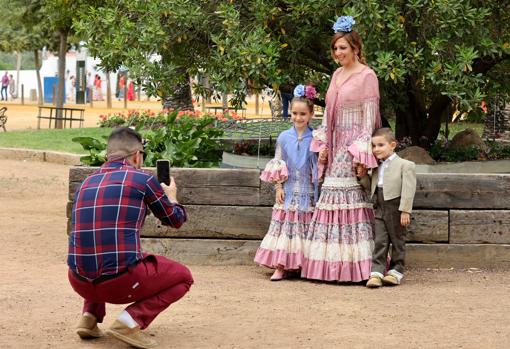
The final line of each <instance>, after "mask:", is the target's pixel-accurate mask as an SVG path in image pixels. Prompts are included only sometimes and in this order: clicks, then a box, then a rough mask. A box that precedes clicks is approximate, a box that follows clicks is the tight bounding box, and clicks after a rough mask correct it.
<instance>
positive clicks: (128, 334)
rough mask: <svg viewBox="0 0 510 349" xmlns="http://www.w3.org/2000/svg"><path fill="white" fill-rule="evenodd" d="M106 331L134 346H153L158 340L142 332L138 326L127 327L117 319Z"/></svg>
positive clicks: (143, 347) (143, 348)
mask: <svg viewBox="0 0 510 349" xmlns="http://www.w3.org/2000/svg"><path fill="white" fill-rule="evenodd" d="M106 333H107V334H109V335H110V336H113V337H115V338H117V339H118V340H120V341H123V342H124V343H127V344H129V345H132V346H133V347H135V348H142V349H145V348H154V347H156V346H157V345H158V342H156V341H155V340H154V339H152V338H150V337H149V336H148V335H146V334H145V333H143V332H142V330H141V329H140V327H138V326H136V327H134V328H129V326H127V325H124V324H123V323H122V322H120V321H119V320H115V322H114V323H113V324H112V326H111V327H110V328H109V329H108V330H106Z"/></svg>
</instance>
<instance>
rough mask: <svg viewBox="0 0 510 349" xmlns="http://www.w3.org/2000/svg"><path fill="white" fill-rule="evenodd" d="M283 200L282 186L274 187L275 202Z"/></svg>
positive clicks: (281, 202) (280, 202)
mask: <svg viewBox="0 0 510 349" xmlns="http://www.w3.org/2000/svg"><path fill="white" fill-rule="evenodd" d="M284 201H285V193H284V191H283V188H276V203H278V204H280V205H281V204H283V202H284Z"/></svg>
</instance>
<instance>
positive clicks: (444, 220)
mask: <svg viewBox="0 0 510 349" xmlns="http://www.w3.org/2000/svg"><path fill="white" fill-rule="evenodd" d="M94 170H95V169H94V168H90V167H73V168H71V169H70V174H69V203H68V206H67V216H68V217H70V213H71V207H72V202H73V199H74V192H75V190H76V187H77V185H78V184H79V183H80V182H81V181H82V180H83V179H84V178H85V177H86V176H87V175H89V174H90V173H92V172H93V171H94ZM259 174H260V171H259V170H249V169H246V170H239V169H177V168H173V169H172V175H173V176H174V177H175V180H176V182H177V184H178V186H179V201H180V202H181V203H182V204H184V205H185V206H186V209H187V212H188V222H187V223H186V224H185V225H184V226H183V227H182V228H181V229H179V230H176V229H172V228H168V227H165V226H162V225H161V224H159V221H158V220H157V219H155V218H154V216H152V215H150V216H148V217H147V220H146V224H145V226H144V228H143V230H142V237H143V244H144V248H145V250H147V251H152V252H154V253H158V254H163V255H167V256H168V257H171V258H173V259H176V260H179V261H181V262H183V263H187V264H211V265H228V264H231V265H232V264H251V263H252V261H253V256H254V253H255V250H256V249H257V247H258V245H259V243H260V240H261V239H262V238H263V236H264V235H265V233H266V230H267V228H268V226H269V221H270V217H271V206H272V205H273V199H274V193H273V191H272V186H270V185H268V184H267V183H264V182H261V181H260V180H259ZM417 181H418V183H417V193H416V197H415V204H414V214H413V216H412V223H411V226H410V228H409V232H408V236H407V241H408V245H407V246H408V247H407V251H408V253H407V263H408V265H409V266H414V267H433V268H434V267H444V268H447V267H457V268H469V267H478V268H481V267H490V268H492V267H510V174H444V173H443V174H441V173H423V174H418V175H417ZM68 227H70V224H69V225H68Z"/></svg>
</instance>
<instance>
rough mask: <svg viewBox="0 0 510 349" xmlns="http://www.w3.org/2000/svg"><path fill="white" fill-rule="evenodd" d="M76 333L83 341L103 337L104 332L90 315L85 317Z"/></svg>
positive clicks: (82, 318)
mask: <svg viewBox="0 0 510 349" xmlns="http://www.w3.org/2000/svg"><path fill="white" fill-rule="evenodd" d="M76 333H77V334H78V336H80V338H81V339H92V338H99V337H102V336H103V332H101V330H100V329H99V328H98V327H97V320H96V318H95V317H93V316H90V315H83V316H82V317H81V319H80V322H79V323H78V326H76Z"/></svg>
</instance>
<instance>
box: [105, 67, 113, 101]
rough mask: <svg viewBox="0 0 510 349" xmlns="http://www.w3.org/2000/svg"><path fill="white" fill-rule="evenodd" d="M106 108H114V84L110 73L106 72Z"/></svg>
mask: <svg viewBox="0 0 510 349" xmlns="http://www.w3.org/2000/svg"><path fill="white" fill-rule="evenodd" d="M106 108H108V109H111V108H112V82H111V80H110V72H109V71H107V72H106Z"/></svg>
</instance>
